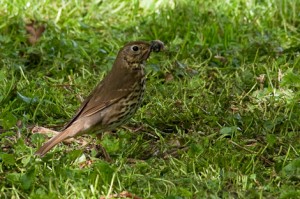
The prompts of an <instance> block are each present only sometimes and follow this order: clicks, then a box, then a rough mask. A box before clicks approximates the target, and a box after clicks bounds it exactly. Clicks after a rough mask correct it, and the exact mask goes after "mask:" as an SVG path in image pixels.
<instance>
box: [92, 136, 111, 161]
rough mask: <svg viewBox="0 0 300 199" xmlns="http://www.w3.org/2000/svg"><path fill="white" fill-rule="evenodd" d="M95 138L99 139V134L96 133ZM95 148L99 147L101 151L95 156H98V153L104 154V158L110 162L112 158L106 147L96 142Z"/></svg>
mask: <svg viewBox="0 0 300 199" xmlns="http://www.w3.org/2000/svg"><path fill="white" fill-rule="evenodd" d="M96 136H97V139H99V140H101V134H97V135H96ZM96 148H97V149H98V148H100V150H101V151H99V152H98V154H97V155H96V157H99V156H100V155H103V156H104V159H105V160H106V161H107V162H112V159H111V157H110V155H109V154H108V153H107V151H106V149H105V148H104V147H103V146H102V145H101V144H97V146H96Z"/></svg>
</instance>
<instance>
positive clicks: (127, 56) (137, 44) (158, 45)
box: [117, 40, 164, 65]
mask: <svg viewBox="0 0 300 199" xmlns="http://www.w3.org/2000/svg"><path fill="white" fill-rule="evenodd" d="M163 48H164V44H163V42H161V41H159V40H154V41H151V42H150V43H148V42H144V41H134V42H130V43H127V44H126V45H125V46H124V47H123V48H122V49H121V50H120V51H119V54H118V57H117V59H122V60H124V61H126V62H127V64H128V65H130V64H142V63H144V61H146V60H147V59H148V58H149V56H150V54H151V52H152V51H154V52H159V51H161V50H163Z"/></svg>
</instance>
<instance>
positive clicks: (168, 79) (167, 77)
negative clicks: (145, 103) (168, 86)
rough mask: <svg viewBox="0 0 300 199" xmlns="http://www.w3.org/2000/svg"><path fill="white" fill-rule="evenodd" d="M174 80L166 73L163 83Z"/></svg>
mask: <svg viewBox="0 0 300 199" xmlns="http://www.w3.org/2000/svg"><path fill="white" fill-rule="evenodd" d="M173 79H174V77H173V75H172V74H171V73H166V75H165V81H166V82H170V81H172V80H173Z"/></svg>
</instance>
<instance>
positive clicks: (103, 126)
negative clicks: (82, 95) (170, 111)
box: [36, 40, 164, 156]
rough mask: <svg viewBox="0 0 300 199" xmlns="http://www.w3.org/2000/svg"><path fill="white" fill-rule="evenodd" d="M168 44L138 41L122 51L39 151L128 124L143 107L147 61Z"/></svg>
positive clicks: (45, 150)
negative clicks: (94, 86)
mask: <svg viewBox="0 0 300 199" xmlns="http://www.w3.org/2000/svg"><path fill="white" fill-rule="evenodd" d="M163 48H164V45H163V43H162V42H161V41H159V40H155V41H152V42H151V43H148V42H143V41H135V42H130V43H128V44H126V45H125V46H124V47H123V48H122V49H121V50H120V51H119V53H118V56H117V58H116V60H115V62H114V64H113V67H112V69H111V71H110V72H109V73H108V74H107V76H106V77H105V78H104V79H103V80H102V81H101V82H100V83H99V84H98V86H97V87H96V88H95V89H94V90H93V92H91V94H90V95H89V96H88V97H87V98H86V99H85V101H84V102H83V103H82V105H81V107H80V108H79V110H78V111H77V113H76V114H75V116H74V117H73V119H72V120H71V121H70V122H69V123H68V124H67V125H66V126H65V127H64V129H63V130H62V132H60V133H59V134H57V135H56V136H54V137H53V138H51V139H50V140H49V141H47V142H46V143H44V145H43V146H42V147H41V148H39V150H38V151H37V152H36V154H37V155H39V156H44V155H45V154H46V153H47V152H48V151H49V150H51V149H52V148H53V147H54V146H55V145H57V144H58V143H60V142H62V141H64V140H66V139H68V138H72V137H76V136H78V135H82V134H85V133H90V132H95V131H100V132H103V131H106V130H112V129H114V128H116V127H118V126H120V125H122V124H124V123H125V122H126V121H127V120H128V119H129V118H130V117H131V116H132V115H133V114H134V113H135V112H136V110H137V109H138V108H139V106H140V104H141V102H142V98H143V93H144V89H145V74H144V63H145V61H146V60H147V59H148V57H149V56H150V53H151V52H152V51H155V52H159V51H160V50H162V49H163Z"/></svg>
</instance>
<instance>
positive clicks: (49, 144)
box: [35, 129, 70, 157]
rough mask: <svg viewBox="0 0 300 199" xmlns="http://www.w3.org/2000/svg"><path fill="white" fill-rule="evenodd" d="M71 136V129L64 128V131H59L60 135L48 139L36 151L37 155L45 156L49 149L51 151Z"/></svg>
mask: <svg viewBox="0 0 300 199" xmlns="http://www.w3.org/2000/svg"><path fill="white" fill-rule="evenodd" d="M69 137H70V133H69V129H66V130H64V131H63V132H61V133H59V134H58V135H56V136H54V137H53V138H51V139H50V140H49V141H47V142H46V143H45V144H43V146H41V147H40V148H39V150H37V152H35V154H36V155H38V156H40V157H43V156H44V155H45V154H46V153H47V152H48V151H50V150H51V149H52V148H53V147H55V146H56V145H57V144H58V143H60V142H62V141H64V140H66V139H67V138H69Z"/></svg>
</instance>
